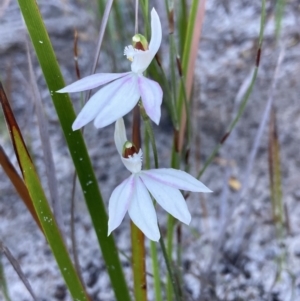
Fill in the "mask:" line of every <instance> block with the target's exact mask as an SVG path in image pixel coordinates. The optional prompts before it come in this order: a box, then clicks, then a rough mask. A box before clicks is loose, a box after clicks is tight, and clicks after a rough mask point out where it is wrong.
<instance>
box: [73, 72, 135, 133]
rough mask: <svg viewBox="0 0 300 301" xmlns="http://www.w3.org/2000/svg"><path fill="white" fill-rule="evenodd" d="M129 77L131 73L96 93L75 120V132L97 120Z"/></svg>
mask: <svg viewBox="0 0 300 301" xmlns="http://www.w3.org/2000/svg"><path fill="white" fill-rule="evenodd" d="M127 77H129V78H131V73H130V74H129V75H127V76H125V77H122V78H120V79H117V80H115V81H114V82H112V83H110V84H108V85H106V86H105V87H103V88H102V89H100V90H99V91H98V92H96V93H95V94H94V95H93V96H92V97H91V98H90V100H89V101H88V102H87V103H86V105H85V106H84V107H83V109H82V110H81V111H80V113H79V114H78V116H77V118H76V119H75V121H74V123H73V125H72V129H73V131H75V130H78V129H80V128H81V127H83V126H85V125H86V124H87V123H89V122H90V121H92V120H93V119H94V118H96V116H97V115H98V114H99V113H100V112H101V110H103V108H104V107H106V106H107V105H108V103H109V102H110V101H111V99H112V97H113V95H114V94H115V93H116V92H117V91H120V89H121V88H122V87H123V86H124V85H123V83H124V81H126V79H127Z"/></svg>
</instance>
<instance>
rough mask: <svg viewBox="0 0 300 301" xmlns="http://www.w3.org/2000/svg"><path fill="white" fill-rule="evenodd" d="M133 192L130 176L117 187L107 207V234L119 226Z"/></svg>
mask: <svg viewBox="0 0 300 301" xmlns="http://www.w3.org/2000/svg"><path fill="white" fill-rule="evenodd" d="M133 192H134V177H133V176H130V177H129V178H128V179H126V180H125V181H123V182H122V183H121V184H120V185H119V186H117V187H116V188H115V189H114V191H113V193H112V195H111V197H110V199H109V205H108V214H109V220H108V234H107V235H109V234H110V233H111V232H112V231H113V230H115V229H116V228H117V227H119V225H120V224H121V222H122V220H123V218H124V216H125V214H126V212H127V210H128V207H129V205H130V202H131V199H132V194H133Z"/></svg>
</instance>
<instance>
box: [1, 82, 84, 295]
mask: <svg viewBox="0 0 300 301" xmlns="http://www.w3.org/2000/svg"><path fill="white" fill-rule="evenodd" d="M0 101H1V104H2V108H3V112H4V116H5V119H6V122H7V125H8V129H9V132H10V135H11V139H12V142H13V146H14V150H15V154H16V157H17V159H18V162H19V166H20V169H21V172H22V175H23V178H24V182H25V185H26V187H27V189H28V192H29V195H30V197H31V200H32V202H33V205H34V209H35V212H36V214H37V216H38V219H39V221H40V223H41V225H42V229H43V232H44V234H45V236H46V238H47V241H48V243H49V245H50V248H51V250H52V253H53V255H54V257H55V259H56V262H57V264H58V266H59V269H60V271H61V273H62V275H63V277H64V279H65V282H66V284H67V287H68V289H69V291H70V293H71V295H72V297H73V299H74V300H78V301H79V300H80V301H88V300H89V298H88V296H87V295H86V292H85V289H84V287H83V285H82V283H81V281H80V280H79V278H78V275H77V273H76V271H75V268H74V266H73V263H72V261H71V259H70V257H69V253H68V251H67V248H66V246H65V244H64V240H63V238H62V236H61V233H60V230H59V228H58V226H57V223H56V221H55V218H54V216H53V214H52V211H51V209H50V206H49V204H48V201H47V198H46V196H45V193H44V190H43V188H42V186H41V183H40V181H39V178H38V175H37V173H36V171H35V167H34V165H33V163H32V161H31V158H30V155H29V153H28V150H27V147H26V145H25V143H24V140H23V137H22V134H21V131H20V129H19V126H18V124H17V122H16V120H15V117H14V115H13V112H12V110H11V108H10V105H9V102H8V99H7V97H6V95H5V92H4V89H3V87H2V84H1V83H0ZM0 247H1V244H0ZM0 250H1V248H0ZM15 269H16V268H15Z"/></svg>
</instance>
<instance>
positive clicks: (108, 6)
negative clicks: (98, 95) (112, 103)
mask: <svg viewBox="0 0 300 301" xmlns="http://www.w3.org/2000/svg"><path fill="white" fill-rule="evenodd" d="M113 2H114V0H108V1H107V3H106V6H105V10H104V14H103V17H102V21H101V25H100V29H99V36H98V42H97V47H96V52H95V58H94V62H93V66H92V70H91V74H94V73H95V72H96V68H97V64H98V60H99V56H100V50H101V46H102V41H103V37H104V33H105V29H106V26H107V22H108V17H109V14H110V11H111V7H112V4H113ZM90 96H91V90H89V91H88V93H87V94H86V98H85V102H87V101H88V99H89V98H90Z"/></svg>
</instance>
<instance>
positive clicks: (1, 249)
mask: <svg viewBox="0 0 300 301" xmlns="http://www.w3.org/2000/svg"><path fill="white" fill-rule="evenodd" d="M0 252H1V253H3V254H4V255H5V256H6V258H7V259H8V261H9V262H10V264H11V265H12V266H13V268H14V269H15V271H16V273H17V274H18V276H19V277H20V279H21V281H22V282H23V284H24V285H25V287H26V288H27V290H28V292H29V294H30V295H31V296H32V298H33V300H34V301H37V298H36V296H35V294H34V292H33V290H32V288H31V285H30V283H29V281H28V280H27V278H26V276H25V274H24V273H23V271H22V269H21V266H20V264H19V262H18V261H17V260H16V259H15V257H14V256H13V255H12V253H11V252H10V250H9V249H8V248H7V247H6V246H5V245H4V244H3V242H2V241H0Z"/></svg>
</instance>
